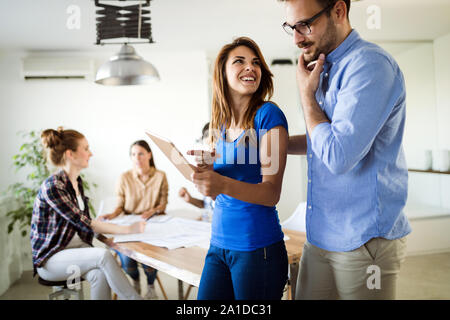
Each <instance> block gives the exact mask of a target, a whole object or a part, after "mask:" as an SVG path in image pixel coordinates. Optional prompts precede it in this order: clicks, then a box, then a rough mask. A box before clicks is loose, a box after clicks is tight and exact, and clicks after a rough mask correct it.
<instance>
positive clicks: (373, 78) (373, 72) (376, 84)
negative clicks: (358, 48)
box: [310, 53, 403, 174]
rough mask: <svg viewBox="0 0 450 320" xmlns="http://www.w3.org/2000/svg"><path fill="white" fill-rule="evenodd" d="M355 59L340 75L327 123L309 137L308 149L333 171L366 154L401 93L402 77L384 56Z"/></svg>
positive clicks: (345, 168)
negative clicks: (337, 89)
mask: <svg viewBox="0 0 450 320" xmlns="http://www.w3.org/2000/svg"><path fill="white" fill-rule="evenodd" d="M358 60H359V61H356V62H355V63H353V64H352V65H356V66H357V67H354V68H353V69H352V70H348V72H346V73H345V77H344V78H343V79H342V85H341V89H340V90H339V92H338V93H337V96H336V103H335V106H332V108H333V109H334V111H333V114H332V117H331V119H330V120H331V123H328V122H324V123H320V124H319V125H317V126H316V127H315V128H314V130H313V131H312V133H311V137H310V139H311V148H312V151H313V152H314V154H315V155H316V157H318V158H319V159H320V160H321V161H322V162H323V163H324V164H325V166H326V167H327V168H328V169H329V170H330V171H331V172H332V173H333V174H343V173H346V172H348V171H350V170H351V169H352V168H354V167H355V166H356V165H357V164H358V162H359V161H361V159H363V158H364V157H365V156H366V154H367V153H368V152H369V150H370V148H371V146H372V144H373V142H374V140H375V138H376V136H377V134H378V132H379V131H380V130H381V128H382V127H383V125H384V124H385V122H386V121H387V119H388V118H389V115H390V114H391V112H392V110H393V108H394V106H395V105H396V104H397V103H398V101H399V98H400V97H401V95H402V94H403V92H402V89H401V88H402V86H401V85H400V83H401V81H402V79H399V78H397V76H396V73H395V70H394V66H392V65H391V63H390V61H389V60H387V59H386V58H385V57H384V56H382V55H380V54H378V53H371V54H367V55H364V56H361V57H360V58H359V59H358Z"/></svg>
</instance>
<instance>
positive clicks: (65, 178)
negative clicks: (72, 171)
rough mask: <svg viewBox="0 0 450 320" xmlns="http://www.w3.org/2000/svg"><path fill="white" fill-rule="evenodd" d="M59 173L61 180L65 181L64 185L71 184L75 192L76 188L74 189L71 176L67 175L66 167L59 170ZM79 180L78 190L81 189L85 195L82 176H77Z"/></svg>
mask: <svg viewBox="0 0 450 320" xmlns="http://www.w3.org/2000/svg"><path fill="white" fill-rule="evenodd" d="M57 175H58V176H59V177H60V178H61V180H62V181H63V182H64V185H66V186H71V187H72V190H73V192H75V190H74V189H73V186H72V183H71V182H70V179H69V176H68V175H67V173H66V171H64V169H61V170H59V172H58V173H57ZM77 182H78V190H80V193H81V194H82V195H83V194H84V192H83V182H82V180H81V177H80V176H78V178H77Z"/></svg>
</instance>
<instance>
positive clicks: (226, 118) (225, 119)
mask: <svg viewBox="0 0 450 320" xmlns="http://www.w3.org/2000/svg"><path fill="white" fill-rule="evenodd" d="M240 46H245V47H247V48H249V49H250V50H252V51H253V52H254V54H255V55H256V56H257V57H258V59H259V61H260V67H261V82H260V84H259V87H258V89H257V90H256V92H255V93H254V94H253V96H252V98H251V99H250V102H249V106H248V108H247V110H246V111H245V114H244V117H243V123H242V125H243V128H244V129H245V130H246V129H253V128H254V124H253V120H254V118H255V114H256V111H257V110H258V108H259V107H260V106H261V105H262V104H263V103H264V102H265V101H266V98H267V100H270V98H271V97H272V95H273V82H272V77H273V74H272V72H270V70H269V67H268V65H267V63H266V61H265V60H264V57H263V55H262V53H261V50H260V49H259V47H258V45H257V44H256V42H255V41H253V40H252V39H250V38H248V37H239V38H237V39H235V40H234V41H233V42H232V43H229V44H227V45H225V46H223V47H222V49H221V50H220V52H219V54H218V56H217V58H216V62H215V64H214V75H213V94H212V108H211V109H212V110H211V123H210V127H209V133H210V137H209V141H210V142H211V144H213V145H214V144H215V142H216V141H217V139H218V137H217V134H213V133H217V132H220V131H221V130H222V129H228V128H229V127H230V125H231V120H232V115H233V114H232V109H231V106H230V102H229V101H230V97H229V89H228V82H227V78H226V72H225V65H226V62H227V60H228V56H229V54H230V52H231V51H232V50H233V49H235V48H237V47H240Z"/></svg>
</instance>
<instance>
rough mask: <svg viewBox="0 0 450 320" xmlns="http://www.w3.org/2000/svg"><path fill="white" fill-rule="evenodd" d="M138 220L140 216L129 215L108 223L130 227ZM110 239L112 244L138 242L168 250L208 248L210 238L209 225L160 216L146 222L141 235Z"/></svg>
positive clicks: (124, 235) (126, 235) (125, 235)
mask: <svg viewBox="0 0 450 320" xmlns="http://www.w3.org/2000/svg"><path fill="white" fill-rule="evenodd" d="M140 220H142V219H141V218H140V216H136V215H129V216H121V217H118V218H116V219H113V220H111V221H110V222H111V223H115V224H120V225H130V224H132V223H134V222H136V221H140ZM112 237H114V242H116V243H120V242H134V241H140V242H145V243H148V244H151V245H155V246H160V247H166V248H168V249H176V248H180V247H191V246H195V245H200V246H201V247H206V248H208V247H209V241H210V238H211V224H210V223H208V222H203V221H195V220H191V219H184V218H177V217H172V216H169V215H161V216H155V217H152V218H151V219H150V220H148V221H147V224H146V226H145V231H144V232H143V233H137V234H123V235H112Z"/></svg>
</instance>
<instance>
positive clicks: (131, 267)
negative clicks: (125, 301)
mask: <svg viewBox="0 0 450 320" xmlns="http://www.w3.org/2000/svg"><path fill="white" fill-rule="evenodd" d="M114 251H115V252H117V255H118V256H119V258H120V262H121V265H122V269H123V270H124V271H125V272H126V273H127V274H128V275H129V276H130V277H131V278H132V279H133V280H136V281H137V280H139V270H138V262H136V260H133V259H131V258H130V257H128V256H126V255H124V254H123V253H120V252H119V251H117V250H114ZM139 264H140V265H141V266H142V268H143V269H144V273H145V275H146V276H147V283H148V284H153V283H154V282H155V279H156V269H153V268H152V267H149V266H146V265H144V264H142V263H139Z"/></svg>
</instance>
